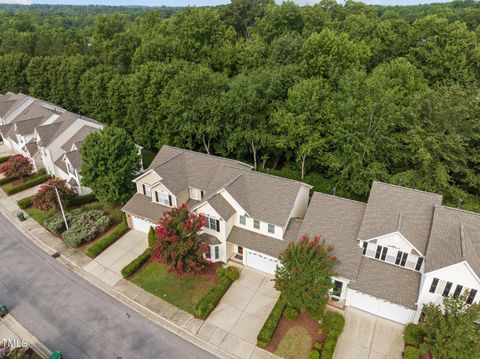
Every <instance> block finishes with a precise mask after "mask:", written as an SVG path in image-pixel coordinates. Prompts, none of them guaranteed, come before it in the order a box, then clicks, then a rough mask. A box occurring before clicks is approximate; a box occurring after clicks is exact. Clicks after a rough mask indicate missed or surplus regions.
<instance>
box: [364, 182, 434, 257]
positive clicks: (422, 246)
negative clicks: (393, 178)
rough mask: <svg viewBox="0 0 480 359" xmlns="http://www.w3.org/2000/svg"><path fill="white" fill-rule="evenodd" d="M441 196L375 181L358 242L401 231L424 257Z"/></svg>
mask: <svg viewBox="0 0 480 359" xmlns="http://www.w3.org/2000/svg"><path fill="white" fill-rule="evenodd" d="M441 204H442V196H440V195H438V194H435V193H429V192H423V191H418V190H414V189H410V188H405V187H400V186H394V185H390V184H386V183H380V182H374V183H373V185H372V189H371V191H370V196H369V198H368V202H367V207H366V209H365V215H364V217H363V221H362V225H361V227H360V231H359V233H358V239H360V240H368V239H372V238H375V237H379V236H382V235H385V234H388V233H392V232H395V231H399V232H400V233H402V235H404V236H405V238H406V239H407V240H408V241H410V243H411V244H412V245H413V246H414V247H415V248H416V249H418V250H419V251H420V252H421V253H422V254H423V255H424V254H425V252H426V250H427V244H428V238H429V235H430V228H431V223H432V218H433V210H434V206H435V205H441Z"/></svg>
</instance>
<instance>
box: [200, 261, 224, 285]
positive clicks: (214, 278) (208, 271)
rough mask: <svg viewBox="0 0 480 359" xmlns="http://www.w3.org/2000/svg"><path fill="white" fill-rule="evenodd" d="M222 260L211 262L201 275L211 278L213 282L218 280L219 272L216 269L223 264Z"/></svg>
mask: <svg viewBox="0 0 480 359" xmlns="http://www.w3.org/2000/svg"><path fill="white" fill-rule="evenodd" d="M222 264H223V263H222V262H217V263H211V264H209V265H207V266H206V267H205V270H204V271H203V272H202V274H201V276H202V277H205V278H209V279H210V280H211V281H212V282H216V281H217V280H218V277H217V274H216V273H215V271H216V270H217V268H219V267H221V266H222Z"/></svg>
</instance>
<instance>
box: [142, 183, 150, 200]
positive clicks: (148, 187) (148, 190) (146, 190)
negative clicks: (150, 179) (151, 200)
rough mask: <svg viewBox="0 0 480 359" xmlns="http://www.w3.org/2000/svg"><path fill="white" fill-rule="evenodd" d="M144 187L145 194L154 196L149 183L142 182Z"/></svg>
mask: <svg viewBox="0 0 480 359" xmlns="http://www.w3.org/2000/svg"><path fill="white" fill-rule="evenodd" d="M142 188H143V194H144V195H145V196H147V197H152V191H151V189H150V186H149V185H146V184H145V183H144V184H142Z"/></svg>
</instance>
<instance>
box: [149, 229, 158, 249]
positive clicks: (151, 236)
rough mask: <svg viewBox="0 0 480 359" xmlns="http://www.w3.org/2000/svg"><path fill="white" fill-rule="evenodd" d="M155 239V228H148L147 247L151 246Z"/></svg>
mask: <svg viewBox="0 0 480 359" xmlns="http://www.w3.org/2000/svg"><path fill="white" fill-rule="evenodd" d="M156 241H157V234H156V233H155V229H154V228H153V227H150V229H149V230H148V248H153V247H154V246H155V242H156Z"/></svg>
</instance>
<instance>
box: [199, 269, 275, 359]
mask: <svg viewBox="0 0 480 359" xmlns="http://www.w3.org/2000/svg"><path fill="white" fill-rule="evenodd" d="M278 296H279V293H278V292H277V291H276V290H275V289H274V288H273V282H272V277H271V276H269V275H267V274H264V273H262V272H259V271H256V270H254V269H251V268H243V269H242V271H241V273H240V279H238V280H237V281H235V282H234V283H233V284H232V285H231V287H230V288H229V289H228V291H227V293H226V294H225V295H224V296H223V298H222V299H221V300H220V303H218V305H217V307H216V308H215V309H214V310H213V312H212V313H211V314H210V316H209V317H208V318H207V320H206V323H205V324H204V325H203V327H202V328H201V329H200V331H199V336H201V337H202V336H204V337H205V338H204V339H205V340H210V339H211V338H207V336H213V335H219V333H218V330H217V333H215V332H213V331H212V332H211V333H210V331H211V328H213V326H215V327H218V328H220V330H222V337H223V338H222V339H221V342H220V346H221V347H223V348H224V349H226V350H228V351H229V352H231V353H233V354H235V355H237V356H239V357H241V358H250V356H251V355H252V353H253V351H254V349H255V345H256V344H257V335H258V333H259V332H260V329H262V327H263V324H264V323H265V320H266V319H267V317H268V315H269V314H270V312H271V311H272V309H273V307H274V306H275V303H276V302H277V299H278ZM209 324H210V325H209ZM212 324H213V326H212Z"/></svg>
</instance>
